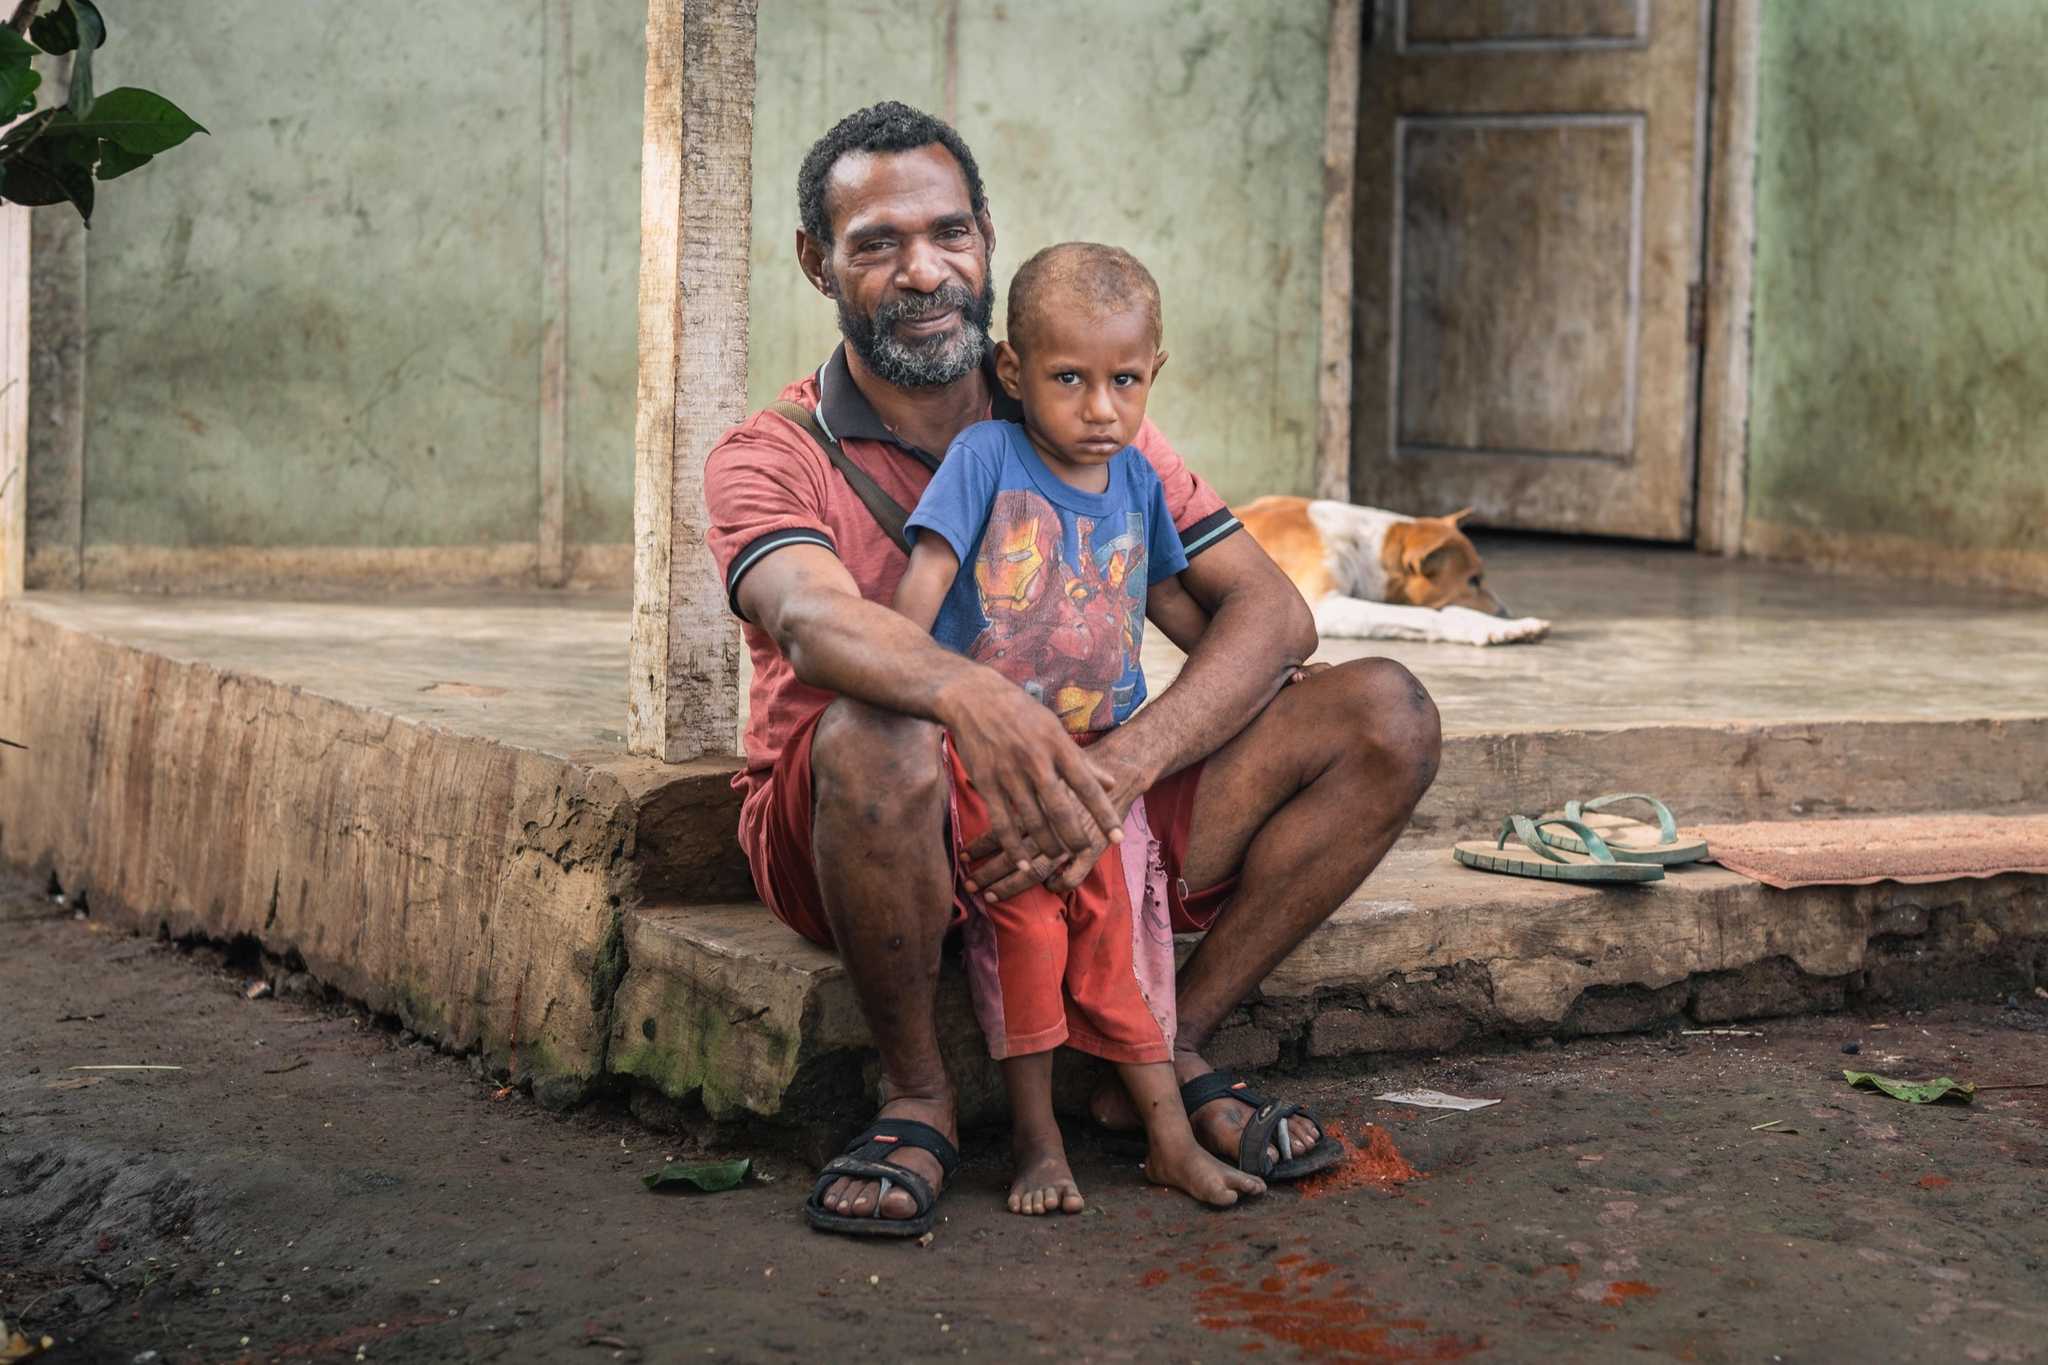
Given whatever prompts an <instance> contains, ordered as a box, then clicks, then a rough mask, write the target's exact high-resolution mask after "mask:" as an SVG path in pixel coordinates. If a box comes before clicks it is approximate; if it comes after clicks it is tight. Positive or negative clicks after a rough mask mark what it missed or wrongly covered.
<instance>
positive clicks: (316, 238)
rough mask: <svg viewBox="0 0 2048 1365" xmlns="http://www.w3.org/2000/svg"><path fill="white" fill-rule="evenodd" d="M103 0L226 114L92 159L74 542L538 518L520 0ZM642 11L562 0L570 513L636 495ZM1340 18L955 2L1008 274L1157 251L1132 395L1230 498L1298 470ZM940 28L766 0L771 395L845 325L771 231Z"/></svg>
mask: <svg viewBox="0 0 2048 1365" xmlns="http://www.w3.org/2000/svg"><path fill="white" fill-rule="evenodd" d="M107 9H108V13H109V19H110V21H111V23H112V25H113V29H114V40H113V42H112V43H111V44H110V45H109V47H108V48H107V50H106V53H105V54H104V58H103V63H102V68H101V70H102V79H101V85H102V86H103V87H106V86H111V85H113V84H115V83H118V82H120V81H122V80H132V81H135V82H138V83H146V84H148V85H151V86H153V87H155V88H157V89H161V90H163V91H165V92H166V93H168V94H170V95H172V96H173V97H174V98H176V99H177V100H179V101H180V102H181V103H182V104H183V105H185V106H186V107H187V108H188V109H190V110H191V111H192V113H193V114H194V115H195V116H196V117H198V118H199V119H200V120H201V121H202V122H203V123H205V124H206V125H207V126H208V127H209V128H211V129H212V130H213V135H212V136H211V137H210V138H200V139H195V140H194V141H193V142H192V143H191V144H189V145H188V146H186V147H184V148H180V149H179V150H178V151H177V152H175V153H173V154H172V155H170V156H167V157H165V158H164V160H163V161H162V163H160V164H159V165H157V166H153V167H151V168H149V170H147V171H146V172H144V173H142V174H139V175H136V176H133V177H132V178H130V179H127V180H124V181H122V182H120V183H118V184H116V185H111V186H109V187H107V191H106V193H105V194H104V196H103V198H102V203H101V209H100V214H99V217H98V219H97V220H96V226H95V227H94V229H93V230H92V232H91V234H90V236H89V238H88V243H87V248H86V252H87V279H88V286H87V287H88V303H89V331H88V335H87V344H86V360H85V368H86V381H85V383H86V390H85V410H86V415H87V424H86V441H85V444H86V457H85V461H86V477H85V485H86V488H85V494H84V517H83V540H84V544H85V547H86V551H87V554H88V556H90V554H91V553H92V552H93V551H94V550H95V549H100V548H105V547H122V546H138V547H218V546H255V547H294V546H368V547H379V546H388V547H418V546H491V545H502V546H517V545H521V544H531V543H532V542H533V541H534V539H535V536H536V526H537V523H538V518H539V499H538V477H537V473H536V463H537V443H538V439H539V438H538V431H539V420H540V414H539V410H538V379H539V373H540V331H541V320H542V315H543V290H544V280H543V271H542V262H541V235H540V224H541V196H542V193H543V185H544V179H543V177H544V173H545V162H544V157H545V156H546V155H548V152H547V151H546V149H545V148H544V145H543V138H542V91H543V72H544V61H545V53H544V48H543V41H544V30H545V13H546V11H545V10H544V6H543V3H542V0H458V2H456V3H447V4H440V5H427V6H421V5H418V4H415V3H410V0H294V3H290V4H279V3H277V0H208V3H201V2H200V0H151V3H148V4H143V3H139V2H138V0H110V3H109V4H108V6H107ZM645 13H646V11H645V6H644V3H643V2H642V0H602V3H596V2H595V0H591V2H587V3H575V4H573V6H572V8H571V14H572V21H573V44H572V50H573V53H574V58H573V76H572V80H571V99H572V109H573V114H572V119H571V132H570V138H569V144H570V157H569V163H568V165H569V171H568V173H569V180H570V187H571V190H570V192H571V203H572V208H571V212H570V219H569V229H568V253H569V278H570V300H569V313H568V317H569V322H568V342H569V344H568V355H569V376H568V380H569V382H568V390H567V393H568V413H567V422H568V453H567V470H566V478H565V523H566V532H567V537H568V539H569V541H570V542H571V543H572V544H590V543H602V544H618V543H621V542H624V541H626V540H627V539H629V537H630V531H631V518H632V435H633V396H634V382H635V375H634V325H635V319H634V292H635V278H636V274H637V268H638V225H639V194H640V182H639V162H640V120H641V93H642V72H643V64H644V51H643V42H644V34H643V25H644V20H645ZM1326 22H1327V18H1326V0H1261V3H1258V4H1245V3H1240V0H1130V3H1126V4H1122V5H1120V6H1118V7H1117V8H1116V10H1115V12H1114V15H1113V16H1110V15H1106V14H1105V13H1104V12H1103V11H1102V10H1101V9H1100V8H1099V7H1098V6H1095V5H1093V4H1089V3H1085V2H1084V0H1033V3H1029V4H1020V3H1015V0H1011V3H1007V4H1006V3H1001V2H1000V0H960V3H959V5H958V19H957V42H956V46H955V51H956V52H957V54H958V70H957V72H956V74H955V86H956V89H957V92H958V105H959V122H960V125H961V127H962V129H963V131H964V132H965V133H966V135H967V137H968V139H969V141H970V143H971V144H972V145H973V146H975V148H976V150H977V153H978V155H979V157H980V158H981V161H982V163H983V167H984V171H985V173H986V177H987V182H988V186H989V193H990V197H991V200H992V203H993V206H994V209H995V213H996V217H997V223H998V239H999V240H998V256H997V263H996V271H997V279H998V282H999V283H1001V282H1004V281H1007V279H1008V276H1009V274H1010V272H1011V271H1012V270H1013V269H1014V268H1015V266H1016V265H1017V263H1018V262H1020V261H1022V260H1023V259H1024V257H1025V256H1026V255H1028V254H1029V253H1030V252H1032V251H1033V250H1036V249H1037V248H1038V247H1040V246H1042V245H1045V244H1047V243H1050V242H1053V241H1058V240H1062V239H1065V238H1072V237H1093V238H1098V239H1103V240H1108V241H1112V242H1116V243H1119V244H1121V245H1124V246H1127V247H1129V248H1131V249H1132V250H1134V251H1136V252H1137V253H1138V254H1139V255H1140V256H1141V257H1142V258H1144V259H1145V260H1146V261H1147V262H1148V263H1149V264H1150V265H1151V266H1152V268H1153V269H1154V271H1155V272H1156V273H1157V274H1158V276H1159V279H1160V283H1161V286H1162V288H1163V290H1164V293H1165V303H1166V326H1167V346H1168V348H1169V349H1170V350H1171V351H1172V352H1173V353H1174V357H1175V360H1174V364H1173V366H1172V367H1171V368H1170V369H1169V370H1168V371H1167V373H1166V376H1165V378H1164V380H1163V382H1162V385H1161V388H1160V390H1159V392H1158V396H1157V398H1156V400H1155V409H1154V411H1155V415H1156V416H1157V417H1158V418H1159V420H1160V421H1161V422H1162V424H1164V425H1165V426H1166V427H1167V429H1168V430H1169V431H1170V432H1172V433H1173V435H1174V437H1175V438H1176V440H1177V441H1178V442H1179V443H1180V445H1181V447H1182V449H1183V450H1184V451H1185V452H1186V453H1187V454H1188V455H1189V456H1190V457H1191V458H1192V459H1193V460H1194V461H1195V462H1196V464H1197V465H1198V467H1200V468H1201V469H1202V470H1203V471H1204V472H1205V473H1208V474H1210V475H1211V476H1212V477H1213V478H1215V479H1216V481H1217V482H1218V483H1219V484H1221V485H1222V487H1223V488H1224V490H1225V491H1226V492H1227V493H1229V494H1231V495H1233V496H1235V495H1244V494H1250V493H1253V492H1257V491H1272V490H1297V491H1299V490H1305V489H1306V488H1307V487H1308V485H1309V482H1310V475H1309V469H1310V466H1311V463H1312V458H1313V452H1312V444H1313V434H1314V403H1315V387H1314V386H1315V361H1316V336H1317V326H1318V317H1317V306H1316V286H1317V281H1318V270H1319V259H1318V243H1319V240H1320V207H1321V205H1320V187H1321V151H1322V120H1323V106H1324V92H1323V76H1322V73H1323V63H1324V53H1323V38H1324V27H1325V25H1326ZM946 29H947V5H946V3H945V0H865V2H863V0H763V4H762V12H761V23H760V42H759V72H760V89H759V97H758V101H757V109H758V113H757V120H756V151H755V158H756V159H755V169H756V193H755V218H756V234H755V250H754V327H753V335H754V365H753V383H752V389H753V393H754V396H755V398H756V400H757V401H764V400H765V399H766V398H768V397H769V396H771V395H772V394H773V392H774V390H775V389H777V388H779V387H780V386H781V385H782V384H783V383H784V382H786V381H787V380H788V379H790V378H792V377H795V376H796V375H798V374H800V373H802V372H804V371H806V370H808V369H809V368H810V367H812V366H813V365H815V364H816V363H817V362H818V360H820V359H822V358H823V356H824V355H825V354H826V353H827V351H828V350H829V349H830V347H831V345H832V344H833V342H834V341H835V340H836V332H835V330H834V323H833V313H832V309H831V308H830V306H829V305H828V304H827V303H826V302H825V301H824V300H822V299H820V298H818V297H817V296H816V295H815V294H814V293H813V292H812V291H811V290H810V289H809V287H808V286H807V285H806V284H805V282H804V281H803V279H802V277H801V275H800V274H799V273H798V271H797V268H796V264H795V258H794V251H793V247H792V239H793V235H794V229H795V202H794V201H795V190H794V183H795V178H796V167H797V163H798V161H799V160H800V158H801V156H802V154H803V151H804V150H805V148H806V147H807V146H808V144H809V142H810V141H811V139H813V138H814V137H816V136H817V135H818V134H819V133H820V132H822V131H823V130H824V129H825V128H826V127H827V126H829V125H830V123H831V122H832V121H833V120H834V119H836V118H838V117H839V116H840V115H842V114H844V113H846V112H848V111H849V110H851V109H853V108H855V107H857V106H859V105H861V104H863V103H867V102H869V101H871V100H874V99H879V98H884V97H889V96H894V97H898V98H902V99H906V100H909V101H911V102H913V103H917V104H920V105H922V106H923V107H925V108H929V109H932V110H934V111H942V109H943V105H944V99H945V90H946V86H947V60H948V59H947V42H946ZM45 212H49V211H47V210H46V211H45ZM32 477H33V471H32ZM52 524H54V522H53V523H52Z"/></svg>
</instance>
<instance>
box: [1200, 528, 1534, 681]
mask: <svg viewBox="0 0 2048 1365" xmlns="http://www.w3.org/2000/svg"><path fill="white" fill-rule="evenodd" d="M1234 510H1235V511H1236V513H1237V516H1238V519H1239V520H1240V521H1242V522H1243V523H1244V525H1245V529H1246V530H1248V531H1250V532H1251V533H1252V539H1254V540H1256V541H1258V542H1259V545H1260V547H1261V548H1263V549H1264V550H1265V552H1266V553H1267V554H1269V555H1271V556H1272V557H1273V561H1274V562H1275V563H1276V564H1278V565H1279V566H1280V568H1281V571H1282V572H1284V573H1285V574H1286V575H1287V576H1288V577H1289V578H1290V579H1292V580H1294V586H1295V587H1296V588H1298V589H1300V591H1301V595H1302V596H1303V597H1305V598H1307V599H1308V603H1309V605H1310V606H1311V607H1313V608H1314V609H1315V613H1316V629H1317V630H1318V631H1319V632H1321V633H1322V634H1323V635H1324V636H1326V637H1328V638H1331V639H1349V640H1425V641H1431V640H1433V641H1445V642H1448V643H1452V644H1462V645H1504V644H1508V643H1510V642H1512V641H1516V640H1540V639H1542V638H1543V636H1544V635H1546V634H1547V633H1548V632H1549V630H1550V622H1548V621H1544V620H1540V619H1538V618H1537V617H1534V616H1510V615H1509V614H1508V609H1507V608H1506V607H1504V606H1502V605H1501V602H1500V599H1499V598H1497V597H1495V596H1494V595H1493V594H1492V593H1491V592H1488V591H1487V589H1486V574H1485V566H1484V565H1483V564H1481V563H1480V560H1479V551H1478V550H1476V549H1474V548H1473V546H1472V542H1471V541H1470V540H1469V539H1468V538H1467V537H1466V535H1465V533H1464V532H1463V531H1461V530H1459V529H1458V523H1459V522H1460V521H1462V520H1463V519H1464V518H1465V517H1466V516H1467V515H1469V514H1470V512H1471V509H1470V508H1466V509H1465V510H1464V511H1460V512H1453V513H1452V514H1451V515H1450V516H1447V517H1404V516H1402V515H1401V514H1400V513H1399V512H1383V511H1381V510H1380V509H1379V508H1377V507H1357V506H1354V505H1352V504H1350V503H1345V502H1332V501H1329V500H1327V499H1314V500H1311V499H1309V498H1281V497H1273V498H1260V499H1259V500H1258V501H1257V502H1254V503H1252V504H1250V505H1249V506H1245V507H1239V508H1236V509H1234Z"/></svg>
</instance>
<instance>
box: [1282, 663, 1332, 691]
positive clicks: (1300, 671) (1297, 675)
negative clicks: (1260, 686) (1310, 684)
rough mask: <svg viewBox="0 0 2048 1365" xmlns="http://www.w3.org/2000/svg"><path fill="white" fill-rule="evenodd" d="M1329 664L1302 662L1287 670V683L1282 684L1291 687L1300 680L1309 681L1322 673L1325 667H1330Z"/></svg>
mask: <svg viewBox="0 0 2048 1365" xmlns="http://www.w3.org/2000/svg"><path fill="white" fill-rule="evenodd" d="M1329 666H1330V665H1328V664H1326V663H1312V664H1302V665H1300V666H1299V667H1297V668H1290V669H1288V670H1287V681H1286V683H1284V684H1282V686H1289V687H1291V686H1293V685H1294V684H1295V683H1298V682H1307V681H1308V680H1309V679H1310V678H1313V677H1314V676H1315V675H1316V674H1318V673H1321V672H1322V671H1323V670H1324V669H1326V668H1328V667H1329Z"/></svg>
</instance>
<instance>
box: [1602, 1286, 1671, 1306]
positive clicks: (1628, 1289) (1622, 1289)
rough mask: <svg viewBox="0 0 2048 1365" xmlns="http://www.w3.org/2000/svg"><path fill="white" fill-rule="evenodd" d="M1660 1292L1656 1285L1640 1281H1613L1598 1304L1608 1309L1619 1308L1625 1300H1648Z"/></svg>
mask: <svg viewBox="0 0 2048 1365" xmlns="http://www.w3.org/2000/svg"><path fill="white" fill-rule="evenodd" d="M1661 1292H1662V1291H1660V1290H1659V1289H1658V1288H1657V1286H1656V1285H1654V1284H1644V1283H1643V1282H1642V1281H1641V1280H1615V1281H1613V1282H1612V1283H1610V1284H1609V1285H1608V1286H1607V1293H1606V1294H1605V1295H1603V1296H1602V1297H1601V1300H1600V1302H1601V1303H1603V1304H1605V1305H1606V1306H1607V1307H1609V1308H1619V1307H1621V1305H1622V1303H1623V1302H1624V1301H1625V1300H1628V1299H1644V1298H1649V1297H1651V1296H1653V1295H1655V1294H1658V1293H1661Z"/></svg>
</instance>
